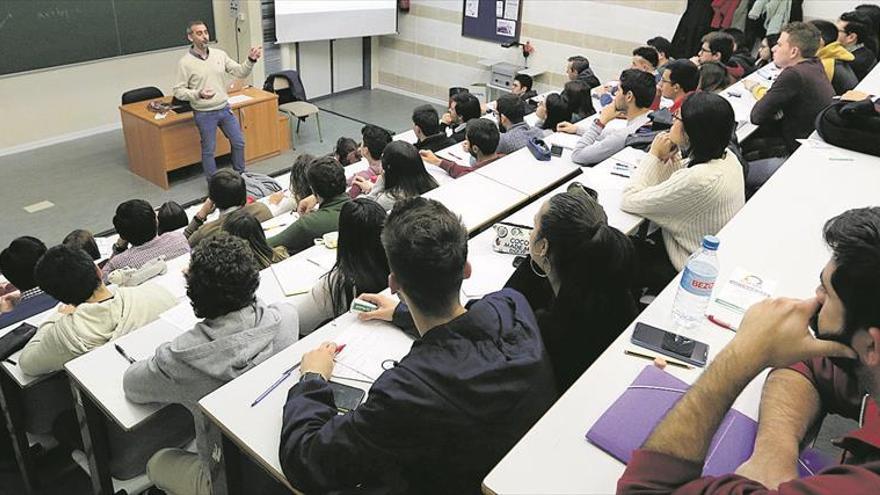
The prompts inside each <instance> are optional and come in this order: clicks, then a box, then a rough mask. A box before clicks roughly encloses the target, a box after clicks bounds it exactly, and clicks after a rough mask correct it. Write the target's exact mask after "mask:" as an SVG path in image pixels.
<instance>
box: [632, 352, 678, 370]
mask: <svg viewBox="0 0 880 495" xmlns="http://www.w3.org/2000/svg"><path fill="white" fill-rule="evenodd" d="M623 353H624V354H626V355H627V356H633V357H637V358H642V359H650V360H651V361H653V360H655V359H657V357H660V358H663V359H664V360H666V358H665V357H663V356H656V357H655V356H649V355H647V354H642V353H640V352H636V351H631V350H629V349H626V350H624V351H623ZM666 364H668V365H671V366H678V367H679V368H684V369H686V370H692V369H694V367H693V366H691V365H689V364H684V363H679V362H677V361H666Z"/></svg>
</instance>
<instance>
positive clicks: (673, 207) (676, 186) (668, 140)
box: [620, 93, 745, 288]
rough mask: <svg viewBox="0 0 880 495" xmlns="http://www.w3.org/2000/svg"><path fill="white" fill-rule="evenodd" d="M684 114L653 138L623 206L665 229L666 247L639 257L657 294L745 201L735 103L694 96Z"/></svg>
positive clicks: (647, 282) (706, 95)
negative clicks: (734, 137) (733, 139)
mask: <svg viewBox="0 0 880 495" xmlns="http://www.w3.org/2000/svg"><path fill="white" fill-rule="evenodd" d="M678 113H679V114H678V115H676V116H675V117H676V118H675V119H674V123H673V124H672V129H670V130H669V132H668V133H666V132H664V133H660V134H658V135H657V136H656V137H655V138H654V143H653V144H652V145H651V151H650V152H649V153H648V155H647V156H645V157H644V158H643V159H642V161H641V162H640V163H639V166H638V168H637V169H636V170H635V172H634V173H633V176H632V178H631V179H630V181H629V183H628V184H627V185H626V186H625V187H624V189H623V198H622V201H621V204H620V208H621V209H622V210H624V211H627V212H630V213H633V214H636V215H641V216H643V217H645V218H647V219H648V220H650V221H652V222H654V223H655V224H657V225H658V226H659V227H660V229H661V236H662V244H661V243H659V242H658V243H657V244H655V246H656V247H655V248H654V249H651V250H650V251H646V252H643V253H642V256H640V257H639V258H640V262H641V264H642V265H643V268H644V270H643V277H642V280H643V282H644V284H645V285H647V286H649V287H652V288H656V287H658V286H659V287H662V286H663V285H665V282H669V280H671V279H672V277H673V276H675V273H676V272H678V271H681V270H682V269H684V266H685V264H686V263H687V260H688V257H689V256H690V255H691V254H692V253H694V252H695V251H696V250H697V249H699V247H700V243H701V241H702V239H703V236H705V235H707V234H712V235H714V234H716V233H718V231H719V230H721V227H723V226H724V224H726V223H727V222H728V221H729V220H730V219H731V218H733V215H735V214H736V212H738V211H739V210H740V208H742V206H743V204H744V203H745V186H744V184H743V172H742V166H741V165H740V163H739V160H738V159H737V157H736V155H734V154H733V153H732V152H730V151H729V150H728V149H727V146H728V143H729V141H730V136H731V134H732V133H733V129H734V127H735V121H734V115H733V108H732V107H731V106H730V103H729V102H728V101H727V100H725V99H724V98H722V97H720V96H718V95H714V94H711V93H693V94H691V95H690V96H688V97H687V98H685V100H684V103H683V104H682V105H681V109H680V110H679V112H678ZM685 148H686V149H687V150H688V155H687V156H686V157H683V156H681V154H680V150H681V149H685ZM644 244H645V246H642V247H646V248H647V247H648V244H647V243H644ZM664 246H665V247H664ZM664 281H665V282H664Z"/></svg>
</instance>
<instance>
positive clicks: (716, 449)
mask: <svg viewBox="0 0 880 495" xmlns="http://www.w3.org/2000/svg"><path fill="white" fill-rule="evenodd" d="M688 387H689V386H688V385H687V384H686V383H685V382H683V381H681V380H679V379H678V378H676V377H674V376H672V375H670V374H669V373H667V372H665V371H663V370H661V369H659V368H657V367H656V366H651V365H649V366H646V367H645V369H644V370H642V372H641V373H639V376H637V377H636V379H635V380H634V381H633V382H632V384H631V385H630V386H629V387H627V389H626V391H624V392H623V394H622V395H621V396H620V397H618V399H617V400H616V401H614V403H613V404H611V407H609V408H608V410H606V411H605V413H603V414H602V416H600V417H599V419H598V420H597V421H596V423H595V424H593V427H592V428H590V430H589V431H588V432H587V435H586V437H587V440H588V441H590V442H591V443H593V444H594V445H596V446H597V447H599V448H600V449H602V450H604V451H605V452H607V453H609V454H611V456H612V457H614V458H615V459H617V460H619V461H622V462H623V463H627V462H629V460H630V457H631V456H632V453H633V451H634V450H636V449H638V448H640V447H641V446H642V444H644V443H645V441H646V440H647V439H648V436H650V435H651V432H652V431H654V428H655V427H656V426H657V425H658V424H659V423H660V421H661V420H662V419H663V417H664V416H666V413H668V412H669V410H670V409H672V407H673V406H674V405H675V403H676V402H678V400H679V399H680V398H681V397H682V396H683V395H684V394H685V392H687V390H688ZM757 431H758V423H756V422H755V420H753V419H751V418H749V417H748V416H746V415H745V414H743V413H741V412H739V411H737V410H735V409H731V410H730V411H728V412H727V414H726V415H725V416H724V420H723V421H722V422H721V425H720V426H719V427H718V430H717V431H716V432H715V436H714V437H713V438H712V442H711V444H710V445H709V451H708V453H707V455H706V461H705V463H704V464H703V476H719V475H722V474H728V473H732V472H734V471H736V468H737V467H739V465H740V464H742V463H743V462H745V461H746V460H747V459H748V458H749V456H751V455H752V450H753V448H754V445H755V435H756V433H757ZM829 464H831V460H830V459H827V458H825V457H824V456H823V455H821V454H820V453H818V452H817V451H814V450H812V449H808V450H806V451H804V453H803V454H802V455H801V458H800V462H799V465H798V467H799V471H800V475H801V476H811V475H813V474H815V473H816V472H818V471H821V470H822V469H823V468H825V467H826V466H828V465H829Z"/></svg>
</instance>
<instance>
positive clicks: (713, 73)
mask: <svg viewBox="0 0 880 495" xmlns="http://www.w3.org/2000/svg"><path fill="white" fill-rule="evenodd" d="M731 84H732V81H731V79H730V74H728V73H727V69H726V68H725V67H724V65H722V64H721V62H706V63H704V64H700V87H699V89H700V91H703V92H705V93H714V94H716V95H717V94H718V93H721V92H722V91H724V90H725V89H727V88H728V87H729V86H730V85H731Z"/></svg>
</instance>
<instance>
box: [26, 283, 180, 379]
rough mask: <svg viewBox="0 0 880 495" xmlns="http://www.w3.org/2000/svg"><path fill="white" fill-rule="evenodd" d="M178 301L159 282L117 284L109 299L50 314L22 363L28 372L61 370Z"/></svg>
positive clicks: (143, 323)
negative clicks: (73, 360) (122, 285)
mask: <svg viewBox="0 0 880 495" xmlns="http://www.w3.org/2000/svg"><path fill="white" fill-rule="evenodd" d="M176 304H177V300H176V299H175V298H174V296H172V295H171V293H170V292H168V291H167V290H165V289H164V288H162V287H160V286H158V285H155V284H151V283H146V284H143V285H139V286H137V287H117V288H116V289H115V291H114V294H113V297H112V298H110V299H107V300H106V301H102V302H97V303H82V304H80V305H78V306H77V307H76V311H74V312H73V313H71V314H63V313H59V312H55V313H53V314H52V315H51V316H49V317H48V318H47V319H46V321H44V322H43V323H42V324H40V327H39V328H38V329H37V333H36V334H35V335H34V336H33V338H31V340H30V341H29V342H28V343H27V345H25V346H24V350H23V351H22V352H21V356H19V358H18V364H19V366H20V367H21V370H22V371H24V372H25V373H27V374H28V375H44V374H46V373H51V372H53V371H58V370H61V369H62V368H64V363H66V362H68V361H70V360H72V359H74V358H76V357H78V356H81V355H83V354H85V353H87V352H89V351H91V350H92V349H94V348H95V347H99V346H102V345H104V344H106V343H107V342H109V341H111V340H113V339H116V338H117V337H121V336H123V335H125V334H127V333H129V332H131V331H132V330H137V329H138V328H140V327H142V326H144V325H146V324H147V323H150V322H152V321H153V320H155V319H156V318H158V317H159V315H160V314H162V313H164V312H165V311H167V310H169V309H171V308H173V307H174V306H175V305H176Z"/></svg>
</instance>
